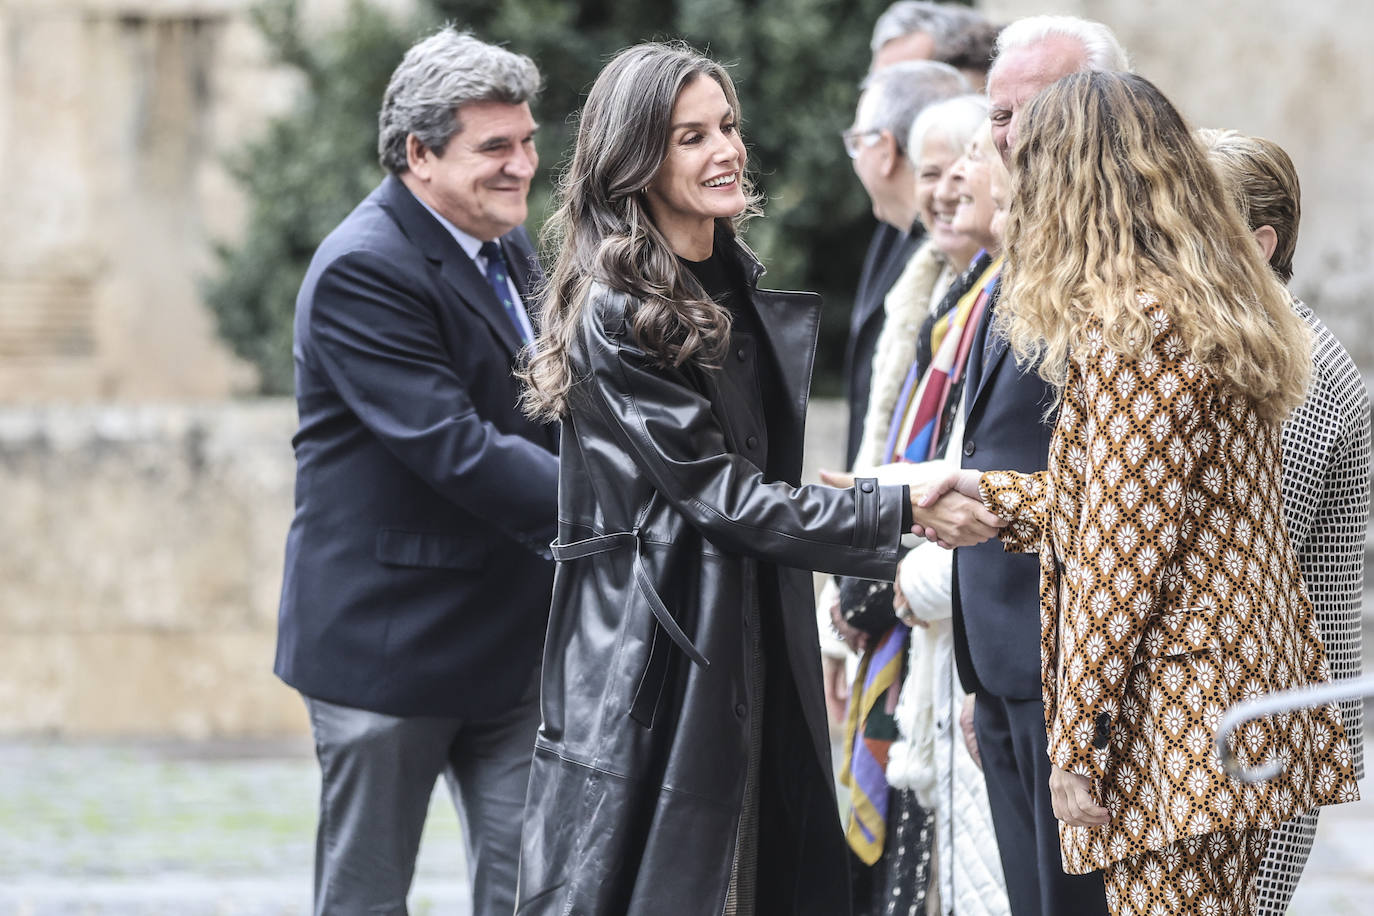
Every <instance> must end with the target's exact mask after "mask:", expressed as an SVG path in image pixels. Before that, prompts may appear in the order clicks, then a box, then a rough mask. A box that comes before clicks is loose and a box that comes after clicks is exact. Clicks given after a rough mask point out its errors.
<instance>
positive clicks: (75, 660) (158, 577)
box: [0, 400, 843, 738]
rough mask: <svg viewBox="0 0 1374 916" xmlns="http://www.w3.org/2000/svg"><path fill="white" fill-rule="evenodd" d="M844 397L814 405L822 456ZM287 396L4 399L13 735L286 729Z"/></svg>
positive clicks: (261, 733)
mask: <svg viewBox="0 0 1374 916" xmlns="http://www.w3.org/2000/svg"><path fill="white" fill-rule="evenodd" d="M842 410H843V406H842V404H840V403H839V402H834V401H827V402H819V403H818V404H817V405H816V406H815V407H814V408H813V411H812V416H811V420H810V424H811V430H810V435H809V436H808V439H809V440H810V441H811V442H812V443H813V444H814V449H813V453H811V454H809V455H808V462H807V464H808V469H809V470H808V473H809V474H810V475H811V479H815V477H814V474H815V468H816V467H822V466H824V467H834V466H836V464H837V463H838V462H839V461H840V460H841V459H842V456H840V455H838V454H837V450H838V443H840V442H841V441H842V439H843V435H842V433H843V426H842V419H843V415H842ZM295 426H296V412H295V407H294V405H293V404H292V403H291V402H290V401H288V400H268V401H258V402H245V403H232V404H221V405H199V406H175V405H173V406H167V405H162V406H153V405H147V406H140V407H34V408H13V407H12V408H0V493H3V494H4V507H5V508H4V511H3V512H0V543H3V544H4V545H5V549H4V550H0V736H6V735H52V736H60V737H82V738H85V737H106V736H153V737H180V738H209V737H226V738H239V737H272V736H277V735H284V734H296V733H300V732H302V731H303V730H304V729H305V727H306V726H305V715H304V708H303V706H302V704H301V702H300V699H299V698H298V697H297V696H296V694H295V693H294V692H293V691H292V690H290V689H289V688H287V687H286V686H284V685H283V684H282V683H281V682H280V681H278V680H277V678H276V677H275V676H274V675H273V674H272V655H273V650H274V647H275V643H276V619H277V618H276V609H277V596H278V590H279V589H280V585H281V569H282V550H283V545H284V543H285V540H286V529H287V526H288V524H289V523H290V520H291V507H292V483H293V479H294V474H295V464H294V461H293V458H292V454H291V445H290V439H291V435H292V433H294V432H295Z"/></svg>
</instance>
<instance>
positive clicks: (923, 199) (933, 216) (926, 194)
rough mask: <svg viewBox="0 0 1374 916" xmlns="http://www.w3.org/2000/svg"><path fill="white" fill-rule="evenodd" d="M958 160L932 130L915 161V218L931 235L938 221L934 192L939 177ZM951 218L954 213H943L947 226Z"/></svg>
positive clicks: (953, 149) (957, 156) (937, 133)
mask: <svg viewBox="0 0 1374 916" xmlns="http://www.w3.org/2000/svg"><path fill="white" fill-rule="evenodd" d="M958 158H959V150H957V149H955V148H954V147H952V146H951V145H950V143H949V141H948V140H947V139H946V137H945V135H944V134H943V133H941V132H939V131H937V130H931V131H929V132H928V133H927V134H926V138H925V140H924V141H922V143H921V152H920V156H919V158H918V159H917V160H916V217H917V219H919V220H920V221H921V225H922V226H925V227H926V231H927V232H929V233H931V234H934V233H935V231H936V222H937V220H939V219H940V216H939V215H938V214H937V213H936V211H935V189H936V187H938V186H939V184H940V177H941V176H942V175H944V174H945V172H946V171H947V170H948V169H949V167H950V166H951V165H953V164H954V160H955V159H958ZM950 216H953V214H952V213H947V214H945V217H944V223H945V225H946V226H947V225H948V223H949V217H950Z"/></svg>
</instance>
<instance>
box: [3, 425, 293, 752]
mask: <svg viewBox="0 0 1374 916" xmlns="http://www.w3.org/2000/svg"><path fill="white" fill-rule="evenodd" d="M294 430H295V410H294V407H293V405H292V404H291V403H290V402H288V401H269V402H260V403H245V404H229V405H219V406H184V407H183V406H175V407H165V406H164V407H156V406H144V407H127V408H124V407H99V408H97V407H91V408H84V407H67V408H7V409H3V410H0V493H3V494H5V499H4V503H5V509H4V511H3V512H0V542H2V543H4V544H5V549H4V550H3V551H0V734H54V735H64V736H104V735H176V736H180V737H208V736H220V735H226V736H227V735H232V736H254V735H274V734H282V733H286V732H294V731H297V730H299V729H300V728H301V727H302V724H303V722H304V711H303V709H302V708H301V704H300V701H299V699H298V698H297V697H296V696H295V695H294V694H293V693H292V692H291V691H290V690H288V689H287V688H285V687H284V686H282V685H281V684H280V683H279V682H278V681H277V680H276V678H274V677H273V676H272V673H271V667H272V653H273V647H274V640H275V624H276V605H277V590H278V588H279V583H280V581H281V565H282V545H283V543H284V540H285V536H286V528H287V525H288V524H289V522H290V517H291V499H292V497H291V486H292V475H293V472H294V465H293V462H292V456H291V446H290V438H291V434H292V433H293V432H294Z"/></svg>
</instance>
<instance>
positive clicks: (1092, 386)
mask: <svg viewBox="0 0 1374 916" xmlns="http://www.w3.org/2000/svg"><path fill="white" fill-rule="evenodd" d="M1142 304H1144V305H1145V306H1146V307H1147V308H1149V309H1151V310H1152V319H1153V325H1154V328H1153V330H1154V340H1153V341H1152V342H1151V347H1150V350H1149V354H1148V356H1146V357H1145V358H1143V359H1132V358H1128V357H1123V356H1121V355H1119V354H1118V353H1116V352H1114V351H1112V350H1111V349H1110V348H1109V347H1107V346H1106V345H1105V344H1104V343H1103V340H1102V335H1101V330H1100V328H1098V329H1090V331H1089V333H1088V335H1087V339H1086V340H1085V341H1084V345H1083V346H1082V347H1081V348H1079V349H1078V350H1077V352H1076V353H1075V354H1074V358H1073V359H1072V361H1071V365H1070V369H1069V376H1068V379H1067V382H1066V385H1065V390H1064V397H1063V403H1062V405H1061V407H1060V411H1059V420H1058V425H1057V426H1056V428H1055V432H1054V438H1053V440H1052V443H1051V447H1050V456H1049V468H1048V470H1047V471H1043V472H1040V473H1038V474H1018V473H1011V472H998V471H993V472H988V473H985V474H984V475H983V477H982V480H981V488H982V493H983V497H984V501H985V502H986V504H987V505H988V507H989V508H990V509H992V510H993V511H995V512H998V513H999V514H1001V515H1002V516H1003V517H1005V518H1008V519H1009V520H1011V524H1010V525H1009V526H1008V527H1007V528H1006V529H1004V532H1003V535H1002V539H1003V541H1004V542H1005V544H1006V548H1007V549H1008V550H1012V551H1025V552H1038V553H1039V555H1040V568H1041V586H1040V589H1041V593H1040V601H1041V604H1040V607H1041V662H1042V672H1041V674H1042V680H1043V683H1044V695H1045V719H1046V725H1047V727H1048V730H1049V751H1050V757H1051V759H1052V760H1053V761H1054V763H1055V765H1057V766H1059V767H1061V768H1063V769H1065V770H1069V771H1071V772H1074V773H1078V774H1081V775H1084V776H1087V777H1089V778H1091V779H1092V781H1093V791H1094V794H1095V796H1096V797H1097V798H1098V800H1099V801H1100V802H1102V803H1103V804H1104V805H1105V806H1106V807H1107V808H1108V810H1109V811H1110V812H1111V821H1110V823H1109V824H1107V825H1106V826H1103V827H1091V828H1087V827H1066V826H1064V825H1061V827H1060V839H1061V843H1062V846H1063V855H1064V868H1065V871H1067V872H1069V873H1070V874H1084V873H1087V872H1089V871H1092V870H1094V869H1098V868H1103V867H1105V866H1107V865H1109V864H1111V863H1113V862H1116V861H1119V860H1121V859H1123V858H1127V857H1130V856H1133V855H1137V854H1139V853H1142V852H1144V851H1147V850H1151V849H1160V848H1162V847H1164V846H1167V845H1169V844H1172V843H1174V842H1177V841H1178V840H1181V839H1183V838H1184V837H1187V836H1192V835H1200V834H1207V833H1213V832H1217V831H1228V832H1230V831H1241V830H1247V829H1253V828H1272V827H1276V826H1278V824H1280V823H1281V822H1282V821H1284V820H1285V819H1287V818H1288V817H1290V816H1291V815H1293V814H1294V813H1296V812H1299V811H1304V810H1306V809H1308V808H1311V807H1313V806H1316V805H1327V804H1334V803H1337V802H1341V801H1353V800H1355V799H1357V798H1358V791H1357V789H1356V787H1355V781H1354V779H1353V776H1352V767H1351V752H1350V746H1349V744H1348V742H1347V740H1346V737H1345V731H1344V729H1343V727H1342V725H1341V723H1340V716H1339V714H1338V713H1337V712H1336V711H1335V708H1334V707H1322V708H1319V709H1305V710H1302V711H1298V712H1293V713H1288V714H1284V715H1279V716H1273V717H1269V718H1268V719H1265V720H1261V721H1258V722H1253V723H1251V724H1249V725H1247V726H1245V727H1244V728H1243V729H1241V730H1240V733H1239V735H1238V737H1237V739H1236V751H1237V753H1238V755H1239V757H1240V759H1241V761H1242V762H1243V763H1244V764H1245V765H1247V766H1253V765H1255V764H1258V763H1260V762H1262V761H1264V760H1267V759H1269V758H1271V757H1273V756H1275V755H1277V756H1280V757H1282V758H1285V759H1286V760H1287V761H1288V766H1287V767H1286V769H1285V770H1284V772H1283V774H1282V775H1281V776H1279V777H1277V778H1275V779H1273V780H1271V781H1269V782H1267V783H1260V784H1252V785H1244V784H1241V783H1239V782H1237V781H1234V780H1231V779H1230V778H1228V777H1227V776H1225V774H1224V773H1223V772H1222V770H1221V766H1220V763H1219V761H1218V759H1217V756H1216V754H1215V752H1214V751H1213V749H1212V739H1213V735H1214V734H1215V732H1216V728H1217V725H1218V723H1219V721H1220V719H1221V716H1222V714H1223V713H1224V712H1225V711H1226V709H1227V708H1228V707H1230V706H1231V705H1232V704H1234V703H1237V702H1239V701H1241V700H1245V699H1249V698H1251V697H1255V696H1259V695H1261V694H1264V693H1267V692H1269V691H1273V690H1280V689H1284V688H1288V687H1293V686H1297V685H1301V684H1307V683H1312V682H1316V681H1324V680H1326V679H1327V677H1328V673H1327V662H1326V656H1325V653H1324V651H1323V649H1322V645H1321V642H1320V640H1319V639H1318V636H1317V630H1316V626H1315V620H1314V616H1313V613H1312V606H1311V604H1310V602H1309V601H1308V600H1307V597H1306V595H1305V594H1304V593H1303V588H1302V580H1301V577H1300V575H1299V572H1298V568H1297V563H1296V560H1295V557H1294V553H1293V550H1292V548H1291V547H1290V546H1289V543H1288V536H1287V533H1286V529H1285V526H1284V519H1283V514H1282V502H1281V489H1280V483H1281V468H1280V430H1279V425H1278V424H1277V423H1268V422H1265V421H1263V420H1261V419H1260V418H1259V417H1258V416H1257V415H1256V413H1255V410H1254V402H1253V401H1252V400H1251V399H1249V398H1248V397H1246V396H1244V395H1243V394H1238V393H1236V392H1234V391H1232V390H1230V389H1229V388H1227V387H1225V386H1223V385H1222V384H1221V383H1219V382H1218V380H1217V379H1216V378H1215V377H1214V376H1212V375H1211V374H1210V373H1209V372H1208V371H1207V370H1206V369H1204V368H1203V367H1202V366H1200V365H1198V364H1197V363H1194V362H1192V361H1191V360H1190V359H1189V358H1188V354H1187V350H1186V348H1185V347H1184V345H1183V341H1182V340H1181V339H1180V338H1179V336H1178V334H1177V333H1176V332H1175V331H1174V330H1173V329H1172V327H1171V322H1170V318H1169V311H1168V309H1166V308H1164V307H1161V306H1159V305H1157V304H1155V303H1154V301H1153V300H1151V299H1148V298H1145V299H1143V300H1142Z"/></svg>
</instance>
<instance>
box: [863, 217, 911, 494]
mask: <svg viewBox="0 0 1374 916" xmlns="http://www.w3.org/2000/svg"><path fill="white" fill-rule="evenodd" d="M924 238H925V232H924V230H922V229H921V227H920V224H919V223H918V224H917V225H916V226H915V228H913V229H912V231H911V232H903V231H902V230H900V229H897V228H895V227H893V226H891V225H889V224H888V223H882V222H880V223H878V228H877V229H875V230H874V231H873V239H872V240H871V241H870V242H869V243H868V253H867V254H865V255H864V266H863V272H862V273H860V274H859V286H858V289H857V290H856V291H855V293H854V310H853V311H852V312H850V314H849V340H848V341H847V344H846V346H845V351H844V383H845V394H846V397H847V398H848V401H849V433H848V437H847V439H846V444H845V459H844V466H845V467H846V468H852V467H853V466H854V459H855V457H856V456H857V455H858V454H859V442H860V441H861V440H862V438H863V432H864V418H865V417H866V416H867V415H868V389H869V388H870V387H871V386H872V384H873V350H874V348H876V347H877V346H878V336H879V335H880V334H882V332H883V321H884V320H885V319H886V317H887V313H886V311H885V310H884V309H883V300H884V299H886V298H887V294H888V292H889V291H890V290H891V289H892V284H894V283H896V282H897V278H898V277H900V276H901V275H902V269H903V268H905V267H906V263H907V261H910V260H911V256H912V255H914V254H915V253H916V249H917V248H919V247H920V245H921V241H922V240H923V239H924Z"/></svg>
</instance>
